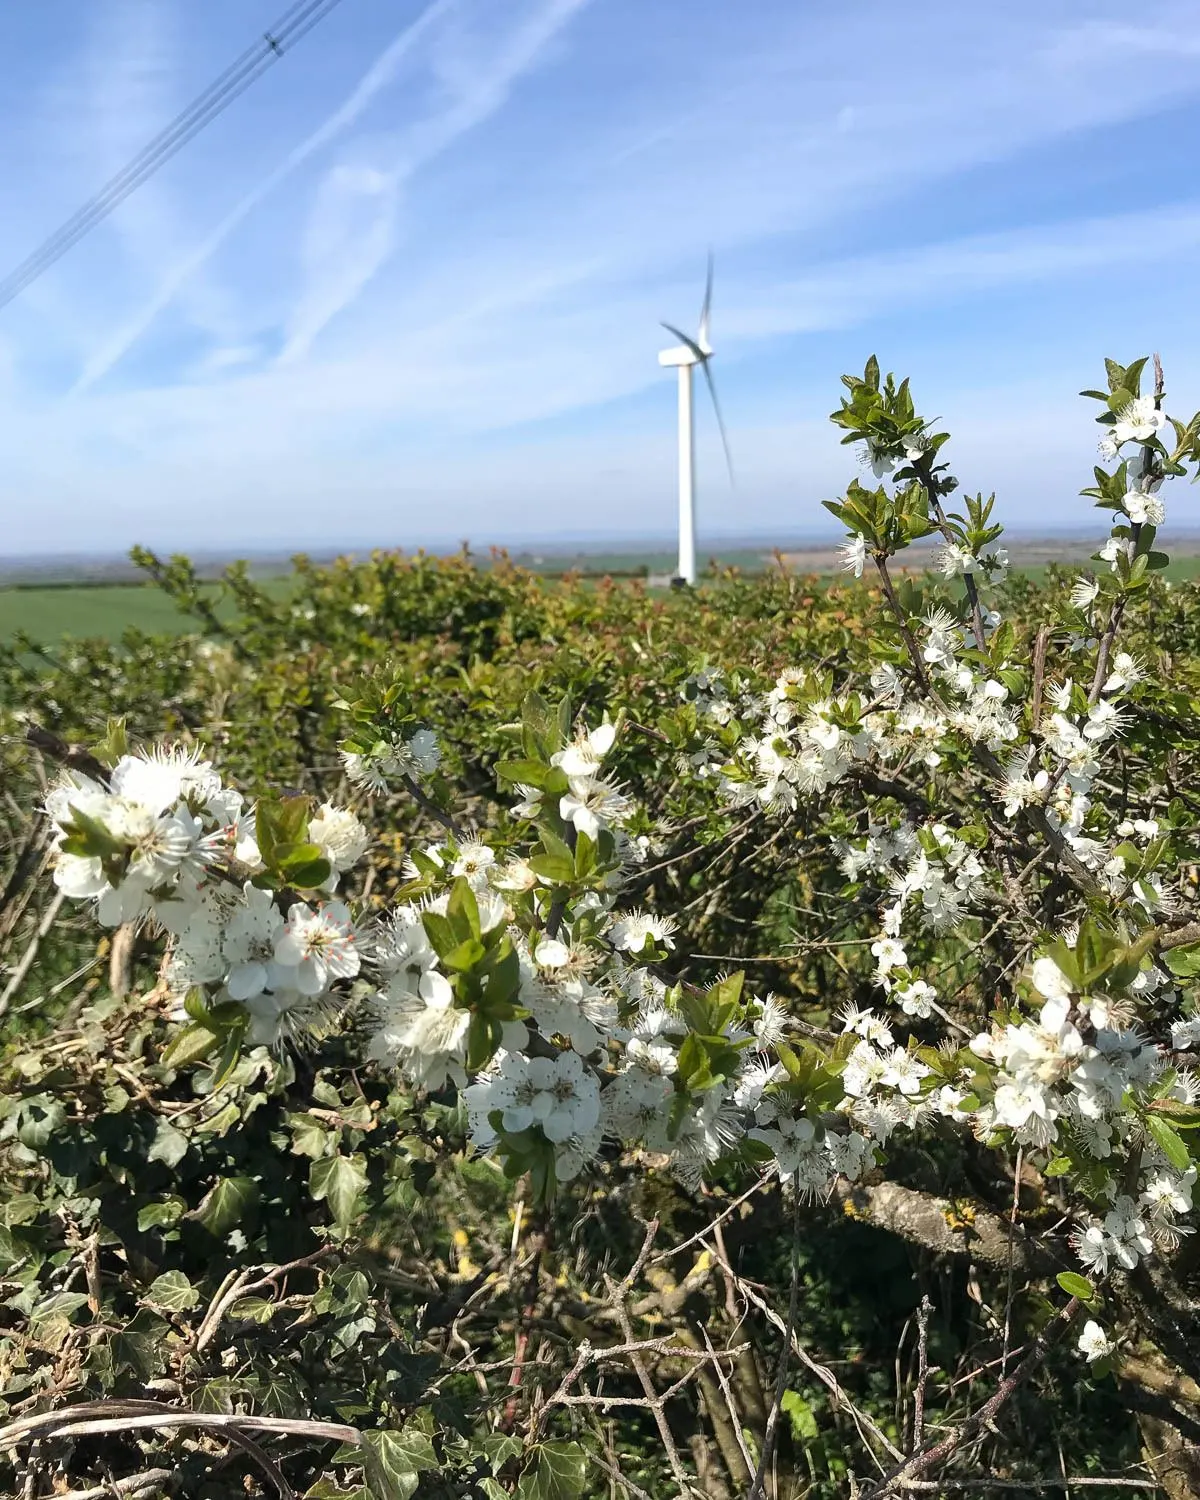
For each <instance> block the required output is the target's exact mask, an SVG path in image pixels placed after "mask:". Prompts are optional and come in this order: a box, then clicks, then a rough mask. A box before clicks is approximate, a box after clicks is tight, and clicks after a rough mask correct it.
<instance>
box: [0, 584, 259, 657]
mask: <svg viewBox="0 0 1200 1500" xmlns="http://www.w3.org/2000/svg"><path fill="white" fill-rule="evenodd" d="M265 586H266V587H267V588H268V589H270V590H271V591H272V592H275V591H276V590H279V589H283V588H285V587H286V586H287V580H286V579H282V578H280V579H270V580H267V582H266V585H265ZM212 597H213V599H214V601H215V603H216V608H217V613H218V614H219V615H221V616H223V617H226V618H228V617H231V616H232V615H233V614H234V612H235V611H234V607H233V605H232V604H231V603H229V602H227V601H223V600H222V598H221V589H220V586H219V585H217V584H214V585H212ZM131 627H133V628H135V629H137V630H145V631H148V632H154V633H160V632H166V633H168V634H171V635H184V634H186V633H187V632H189V631H194V630H199V629H201V628H202V626H201V624H200V622H199V621H198V620H196V618H195V617H194V616H193V615H187V614H184V613H183V612H182V611H180V610H179V609H177V608H176V606H175V604H174V603H173V602H172V601H171V600H170V599H169V598H168V597H167V595H166V594H164V593H163V592H162V590H161V589H159V588H158V587H157V586H156V585H155V584H153V583H145V584H142V583H121V584H103V585H98V584H72V585H65V586H55V587H46V588H6V589H0V640H10V639H11V638H12V636H13V635H14V634H15V633H16V632H17V631H19V630H23V631H25V632H26V633H27V634H28V635H29V636H30V637H32V639H33V640H35V641H54V640H58V639H60V638H61V637H62V636H65V635H66V636H76V637H82V636H100V637H103V638H105V639H109V640H112V639H115V638H116V637H118V636H120V635H121V634H122V632H123V631H125V630H128V629H130V628H131Z"/></svg>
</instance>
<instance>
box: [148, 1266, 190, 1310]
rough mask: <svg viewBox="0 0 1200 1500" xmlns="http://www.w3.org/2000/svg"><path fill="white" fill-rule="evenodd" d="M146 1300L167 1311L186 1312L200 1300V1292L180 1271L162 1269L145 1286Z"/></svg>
mask: <svg viewBox="0 0 1200 1500" xmlns="http://www.w3.org/2000/svg"><path fill="white" fill-rule="evenodd" d="M146 1301H147V1302H150V1303H153V1305H154V1306H155V1307H165V1308H166V1309H167V1311H168V1312H187V1310H188V1308H190V1307H195V1306H196V1304H197V1303H198V1302H199V1301H200V1293H199V1292H198V1291H197V1290H196V1288H195V1287H194V1286H193V1285H192V1283H191V1282H190V1281H189V1280H188V1279H187V1277H186V1276H185V1275H184V1274H183V1272H182V1271H164V1272H163V1274H162V1275H161V1276H156V1277H155V1279H154V1280H153V1281H152V1282H151V1283H150V1285H149V1286H148V1287H147V1288H146Z"/></svg>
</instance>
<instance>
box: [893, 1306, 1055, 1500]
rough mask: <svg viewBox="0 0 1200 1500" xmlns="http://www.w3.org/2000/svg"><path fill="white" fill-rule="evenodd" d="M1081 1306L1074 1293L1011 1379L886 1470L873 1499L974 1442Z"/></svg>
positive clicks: (907, 1483) (904, 1484) (905, 1485)
mask: <svg viewBox="0 0 1200 1500" xmlns="http://www.w3.org/2000/svg"><path fill="white" fill-rule="evenodd" d="M1078 1307H1079V1299H1078V1298H1077V1297H1072V1298H1071V1300H1070V1301H1069V1302H1068V1303H1067V1304H1066V1306H1065V1307H1063V1308H1060V1310H1059V1311H1058V1312H1057V1313H1056V1314H1055V1315H1054V1318H1053V1320H1052V1321H1051V1322H1050V1323H1049V1324H1048V1325H1047V1326H1046V1327H1045V1328H1044V1329H1043V1330H1042V1332H1041V1333H1040V1334H1039V1335H1038V1337H1037V1338H1036V1339H1035V1340H1034V1343H1033V1346H1032V1348H1031V1349H1030V1351H1029V1353H1028V1354H1027V1355H1026V1356H1025V1358H1024V1359H1023V1360H1022V1361H1021V1363H1020V1364H1019V1365H1018V1366H1017V1368H1016V1369H1015V1370H1014V1371H1013V1372H1012V1374H1011V1375H1010V1376H1009V1377H1008V1379H1007V1380H1004V1381H1002V1382H1001V1383H1000V1385H999V1386H998V1387H997V1389H996V1391H995V1393H994V1394H993V1395H992V1396H991V1397H990V1398H989V1399H988V1400H987V1401H985V1402H984V1403H983V1405H982V1406H980V1407H979V1408H977V1410H975V1411H973V1412H972V1413H971V1414H970V1416H968V1417H967V1418H966V1419H965V1420H964V1421H962V1422H960V1423H959V1424H958V1426H956V1427H951V1428H950V1429H949V1430H948V1431H947V1432H946V1434H945V1436H944V1437H941V1438H939V1439H938V1440H937V1442H936V1443H928V1444H926V1446H925V1447H924V1448H920V1449H918V1450H917V1452H916V1453H914V1454H913V1455H912V1456H911V1458H906V1459H905V1460H904V1462H903V1463H902V1464H900V1465H899V1466H898V1467H897V1468H895V1469H893V1470H892V1471H891V1473H889V1474H885V1475H884V1476H883V1478H882V1479H881V1480H880V1481H879V1483H878V1484H876V1485H873V1486H872V1488H871V1489H870V1490H868V1491H867V1492H866V1493H867V1495H869V1496H870V1500H882V1497H883V1496H884V1495H894V1494H895V1493H896V1491H897V1490H903V1489H906V1488H909V1487H910V1481H912V1480H913V1479H917V1478H919V1477H920V1475H922V1474H924V1473H925V1471H926V1470H927V1469H932V1468H936V1467H937V1465H938V1464H941V1463H944V1462H945V1461H946V1460H947V1459H948V1458H952V1457H953V1456H954V1454H955V1453H957V1451H958V1450H959V1448H961V1447H962V1446H963V1444H964V1443H967V1442H970V1440H971V1439H972V1438H973V1437H975V1436H976V1434H978V1433H979V1432H981V1431H982V1430H983V1429H984V1428H985V1427H986V1426H987V1425H988V1424H989V1423H990V1422H991V1421H992V1420H993V1419H994V1418H995V1416H996V1414H997V1413H998V1412H999V1411H1001V1410H1002V1409H1003V1408H1004V1407H1005V1406H1006V1405H1007V1404H1008V1402H1009V1401H1010V1400H1011V1398H1012V1397H1013V1395H1014V1394H1015V1393H1016V1391H1017V1390H1018V1388H1019V1387H1020V1386H1021V1385H1023V1384H1024V1382H1025V1381H1026V1380H1028V1378H1029V1377H1030V1376H1031V1375H1032V1374H1033V1372H1034V1371H1035V1370H1036V1369H1038V1367H1039V1366H1040V1365H1041V1363H1042V1361H1043V1360H1044V1359H1045V1358H1046V1355H1047V1354H1048V1353H1049V1352H1050V1349H1051V1346H1052V1345H1053V1344H1054V1342H1055V1341H1056V1340H1057V1339H1058V1337H1059V1336H1060V1335H1061V1334H1062V1333H1063V1331H1064V1330H1065V1329H1066V1327H1067V1325H1068V1324H1069V1323H1070V1321H1071V1319H1072V1318H1073V1317H1074V1316H1075V1312H1076V1310H1077V1309H1078Z"/></svg>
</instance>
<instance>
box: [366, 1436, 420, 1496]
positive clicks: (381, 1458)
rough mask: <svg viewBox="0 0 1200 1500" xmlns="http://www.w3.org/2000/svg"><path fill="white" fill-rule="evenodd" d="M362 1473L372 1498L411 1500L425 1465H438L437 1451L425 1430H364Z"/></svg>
mask: <svg viewBox="0 0 1200 1500" xmlns="http://www.w3.org/2000/svg"><path fill="white" fill-rule="evenodd" d="M362 1456H363V1473H364V1475H365V1476H366V1480H367V1484H368V1485H369V1487H370V1490H371V1495H372V1500H411V1496H412V1495H414V1494H415V1493H416V1489H417V1485H418V1484H419V1483H420V1477H421V1475H422V1474H423V1473H424V1472H425V1471H426V1470H427V1469H435V1468H437V1467H438V1459H437V1454H436V1453H435V1452H434V1448H433V1443H432V1441H431V1440H430V1438H429V1437H428V1435H427V1434H426V1433H423V1432H419V1431H414V1430H412V1428H411V1427H410V1428H407V1429H405V1430H404V1431H403V1432H387V1431H384V1432H364V1433H363V1435H362Z"/></svg>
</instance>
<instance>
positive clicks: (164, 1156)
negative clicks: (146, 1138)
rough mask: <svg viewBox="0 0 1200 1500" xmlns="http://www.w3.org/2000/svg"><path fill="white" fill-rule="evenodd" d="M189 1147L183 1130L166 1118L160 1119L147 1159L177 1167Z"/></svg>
mask: <svg viewBox="0 0 1200 1500" xmlns="http://www.w3.org/2000/svg"><path fill="white" fill-rule="evenodd" d="M187 1148H188V1141H187V1136H186V1135H184V1133H183V1131H182V1130H176V1129H175V1127H174V1125H172V1124H170V1123H169V1122H168V1121H166V1120H160V1121H159V1122H158V1128H157V1130H155V1132H154V1139H153V1140H152V1141H151V1142H150V1149H149V1151H147V1152H146V1160H147V1161H160V1162H162V1164H163V1166H164V1167H177V1166H178V1165H179V1163H180V1162H181V1161H182V1160H183V1158H184V1157H185V1156H186V1155H187Z"/></svg>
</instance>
